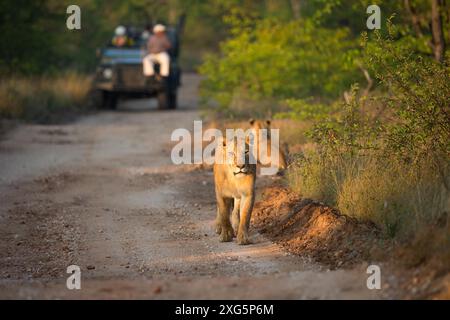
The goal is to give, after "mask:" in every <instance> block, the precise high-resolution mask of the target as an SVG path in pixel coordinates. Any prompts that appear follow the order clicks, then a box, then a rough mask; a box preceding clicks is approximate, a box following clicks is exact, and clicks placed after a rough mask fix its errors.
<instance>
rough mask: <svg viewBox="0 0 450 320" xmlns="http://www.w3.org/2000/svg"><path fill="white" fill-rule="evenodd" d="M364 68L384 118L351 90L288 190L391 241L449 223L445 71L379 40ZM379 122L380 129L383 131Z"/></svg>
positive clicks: (316, 136) (315, 133)
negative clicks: (378, 89) (372, 77)
mask: <svg viewBox="0 0 450 320" xmlns="http://www.w3.org/2000/svg"><path fill="white" fill-rule="evenodd" d="M364 61H365V62H366V64H367V65H368V67H369V68H370V70H371V72H373V73H374V74H376V77H377V80H378V81H379V82H380V83H381V84H382V87H384V88H385V89H386V91H385V93H384V94H383V95H381V96H380V97H379V99H378V100H379V101H378V102H379V103H381V105H382V106H385V108H386V110H385V116H384V117H373V116H372V117H371V116H369V115H368V114H365V113H364V111H363V110H365V108H364V106H365V98H364V97H363V98H358V95H359V94H358V90H357V88H355V87H354V88H353V90H352V95H351V97H350V98H349V100H350V101H349V103H345V104H344V105H342V107H341V110H340V112H338V113H336V114H334V115H333V116H331V117H330V118H329V119H327V120H325V121H324V120H322V121H321V122H320V123H318V124H316V125H315V126H314V127H313V129H312V130H310V132H309V137H310V138H311V139H312V140H313V141H314V142H315V143H316V148H315V149H313V150H312V151H309V152H304V153H302V154H301V155H300V158H299V159H300V160H299V161H298V162H296V163H295V164H294V165H293V166H292V168H291V173H290V175H289V176H290V179H289V180H290V183H291V185H292V186H293V187H294V188H296V190H297V191H299V192H300V193H302V194H304V195H305V196H312V197H315V198H316V199H320V200H323V201H326V202H328V203H329V204H332V205H336V206H337V207H338V208H339V210H340V211H341V212H342V213H344V214H346V215H349V216H354V217H357V218H360V219H363V220H371V221H374V222H376V223H377V224H378V225H379V226H380V227H381V228H382V229H383V230H385V232H386V234H387V235H389V236H392V237H394V236H395V237H397V236H410V235H412V234H414V233H415V232H418V231H420V230H423V229H424V228H427V227H428V226H430V225H434V224H436V223H439V222H440V223H442V221H444V223H445V221H448V218H449V215H448V212H449V207H448V206H449V204H450V202H449V199H450V189H449V185H450V130H449V125H450V118H449V114H450V113H449V111H450V109H449V108H450V106H449V104H448V101H450V100H449V99H450V87H449V83H448V79H449V78H450V77H449V76H450V75H449V70H450V69H449V67H448V65H447V64H438V63H437V62H435V61H434V60H433V59H432V58H425V57H422V56H420V55H418V54H416V53H412V51H410V50H408V46H402V45H399V44H398V43H396V42H395V40H394V39H393V38H392V34H391V35H388V36H387V37H382V36H381V35H380V34H376V38H375V40H374V42H372V43H371V44H370V45H366V46H365V51H364ZM381 120H382V121H383V123H382V124H381Z"/></svg>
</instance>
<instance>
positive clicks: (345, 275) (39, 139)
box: [0, 75, 383, 299]
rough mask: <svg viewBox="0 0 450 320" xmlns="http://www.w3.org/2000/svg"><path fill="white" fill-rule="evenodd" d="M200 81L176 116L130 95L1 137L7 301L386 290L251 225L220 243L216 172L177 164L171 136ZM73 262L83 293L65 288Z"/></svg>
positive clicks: (2, 290) (1, 251) (1, 270)
mask: <svg viewBox="0 0 450 320" xmlns="http://www.w3.org/2000/svg"><path fill="white" fill-rule="evenodd" d="M198 82H199V79H198V77H197V76H195V75H186V76H185V77H184V79H183V83H184V86H183V89H182V91H181V94H180V105H181V106H180V109H179V110H176V111H157V110H155V108H154V106H153V107H152V108H150V109H149V108H148V107H147V104H148V103H149V102H148V101H129V102H126V103H122V104H121V105H120V108H119V110H118V111H116V112H101V113H98V114H95V115H92V116H87V117H84V118H82V119H80V120H79V121H77V122H75V123H72V124H68V125H58V126H39V125H23V126H20V127H18V128H16V129H15V130H14V131H12V132H10V133H9V134H8V135H7V136H6V137H4V138H3V140H2V141H1V142H0V164H1V165H0V179H1V180H0V203H1V205H0V239H1V242H0V298H70V299H77V298H151V299H153V298H156V299H166V298H188V299H196V298H207V299H209V298H217V299H222V298H224V299H243V298H256V299H258V298H272V299H283V298H286V299H306V298H307V299H324V298H338V299H341V298H342V299H347V298H379V297H382V296H381V293H380V292H382V291H383V290H369V289H367V286H366V280H367V276H368V275H367V274H366V269H365V267H364V266H361V267H358V268H356V269H352V270H334V271H328V270H327V269H326V268H324V267H321V266H320V265H316V264H313V263H311V262H309V261H307V260H305V259H304V258H301V257H296V256H292V255H288V254H286V253H285V252H283V251H282V250H281V249H280V248H279V247H278V246H277V245H275V244H273V243H271V242H270V241H267V240H265V239H264V238H263V236H261V235H259V234H258V233H257V232H256V231H255V230H254V229H252V230H251V239H252V241H253V242H254V244H252V245H248V246H238V245H237V244H236V243H235V242H232V243H220V242H219V241H218V237H217V236H216V235H215V233H214V231H213V221H214V217H215V201H214V191H213V177H212V173H211V172H210V171H208V170H202V169H199V168H196V167H194V166H176V165H173V164H172V162H171V160H170V151H171V146H172V145H171V143H170V134H171V132H172V131H173V130H174V129H176V128H188V129H191V128H192V125H193V123H192V121H193V120H194V119H198V118H199V113H198V111H197V110H196V105H197V93H196V90H197V85H198ZM266 183H267V181H265V180H264V179H260V181H259V183H258V188H259V191H260V190H261V188H262V186H263V185H264V184H266ZM72 264H75V265H78V266H80V268H81V272H82V273H81V290H68V289H67V288H66V279H67V277H68V276H69V275H68V274H67V273H66V268H67V267H68V266H69V265H72Z"/></svg>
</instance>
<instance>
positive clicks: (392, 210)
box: [200, 0, 450, 270]
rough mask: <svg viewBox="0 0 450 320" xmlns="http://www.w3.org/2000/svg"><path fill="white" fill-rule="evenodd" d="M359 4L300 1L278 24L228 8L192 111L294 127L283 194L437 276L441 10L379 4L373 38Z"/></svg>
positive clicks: (448, 132) (444, 159) (447, 127)
mask: <svg viewBox="0 0 450 320" xmlns="http://www.w3.org/2000/svg"><path fill="white" fill-rule="evenodd" d="M303 4H304V5H303ZM368 5H369V3H368V2H367V1H358V0H354V1H339V0H336V1H326V2H323V1H309V2H308V4H306V3H303V2H302V13H301V15H300V16H295V15H294V14H292V16H290V17H281V18H280V17H274V16H272V15H270V13H266V15H264V14H262V15H261V14H260V15H255V14H254V13H253V12H252V11H250V12H249V11H246V10H245V8H244V9H243V8H242V7H239V8H235V10H234V11H232V12H231V13H230V15H228V16H226V17H225V21H226V22H227V23H228V24H229V25H230V35H229V38H227V40H226V41H224V42H222V44H221V51H220V53H218V54H214V55H210V56H209V57H208V58H207V59H206V61H205V62H204V64H203V65H202V66H201V68H200V71H201V73H202V74H204V75H205V80H204V82H203V84H202V96H203V103H204V106H205V108H204V115H205V117H206V118H210V119H233V121H239V119H246V118H249V117H253V118H255V117H260V118H266V117H269V118H275V119H278V120H277V121H278V124H279V123H283V122H287V121H288V122H289V123H290V125H291V126H295V127H297V128H303V129H304V130H302V131H301V132H297V133H296V134H295V135H292V134H289V135H288V137H287V139H286V137H284V138H283V135H284V131H285V129H284V128H282V131H281V136H282V139H283V140H284V141H285V142H287V143H288V144H289V147H290V150H291V152H290V159H291V164H290V166H289V169H288V170H287V173H286V182H287V184H288V185H289V186H290V188H291V189H292V190H294V191H295V192H297V193H298V194H300V195H301V196H303V197H305V198H312V199H314V200H318V201H322V202H324V203H326V204H327V205H331V206H334V207H336V208H337V209H339V211H340V212H341V213H343V214H345V215H348V216H351V217H355V218H357V219H359V220H361V221H371V222H374V223H375V224H376V225H377V226H378V228H380V230H381V231H382V234H383V237H384V238H385V239H387V240H388V241H392V242H393V243H399V244H401V245H404V246H405V247H407V248H410V249H412V251H413V254H414V255H415V259H416V261H421V262H423V261H427V258H430V257H438V259H439V260H440V261H441V262H442V264H441V265H442V266H447V267H444V269H446V268H447V269H446V270H448V266H449V265H450V217H449V215H450V104H449V101H450V59H449V56H448V50H447V51H446V49H445V48H446V47H445V43H446V42H447V43H450V41H449V40H450V34H449V33H448V30H450V10H449V5H448V4H447V5H446V6H445V5H444V4H443V2H440V1H433V0H422V1H419V0H417V1H380V3H379V6H380V7H381V8H382V15H383V24H382V28H381V30H375V31H368V30H367V28H366V26H365V21H366V19H367V16H368V15H366V14H365V12H366V8H367V6H368ZM363 22H364V23H363ZM275 126H276V125H275ZM280 127H283V125H281V126H280ZM284 127H285V126H284ZM290 132H292V130H290ZM418 243H420V245H418Z"/></svg>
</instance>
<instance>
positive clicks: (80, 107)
mask: <svg viewBox="0 0 450 320" xmlns="http://www.w3.org/2000/svg"><path fill="white" fill-rule="evenodd" d="M90 89H91V78H90V77H89V76H85V75H80V74H77V73H65V74H61V75H57V76H31V77H24V76H12V77H8V78H6V79H2V80H0V97H1V99H0V118H3V119H22V120H25V121H30V122H38V123H49V122H56V121H63V120H67V119H68V117H70V116H71V115H72V116H73V115H75V114H77V113H80V112H83V111H86V110H87V109H88V106H89V99H88V97H89V91H90Z"/></svg>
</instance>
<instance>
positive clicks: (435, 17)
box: [431, 0, 445, 62]
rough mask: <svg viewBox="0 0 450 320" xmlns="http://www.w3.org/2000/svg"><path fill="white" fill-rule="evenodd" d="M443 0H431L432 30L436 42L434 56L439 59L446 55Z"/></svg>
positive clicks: (440, 60) (434, 42)
mask: <svg viewBox="0 0 450 320" xmlns="http://www.w3.org/2000/svg"><path fill="white" fill-rule="evenodd" d="M441 4H442V3H441V1H440V0H431V31H432V35H433V44H434V46H433V47H434V48H433V49H434V58H435V59H436V60H437V61H439V62H443V61H444V55H445V39H444V30H443V29H442V17H441Z"/></svg>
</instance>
